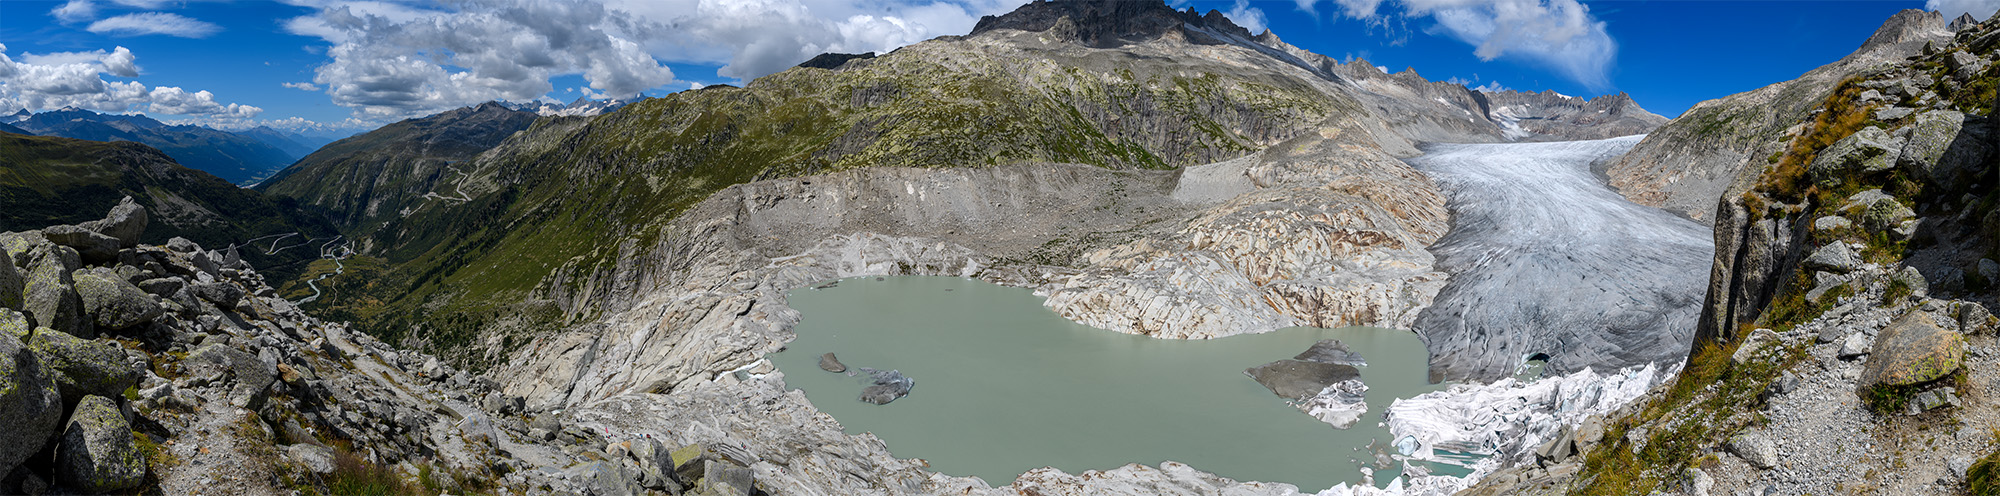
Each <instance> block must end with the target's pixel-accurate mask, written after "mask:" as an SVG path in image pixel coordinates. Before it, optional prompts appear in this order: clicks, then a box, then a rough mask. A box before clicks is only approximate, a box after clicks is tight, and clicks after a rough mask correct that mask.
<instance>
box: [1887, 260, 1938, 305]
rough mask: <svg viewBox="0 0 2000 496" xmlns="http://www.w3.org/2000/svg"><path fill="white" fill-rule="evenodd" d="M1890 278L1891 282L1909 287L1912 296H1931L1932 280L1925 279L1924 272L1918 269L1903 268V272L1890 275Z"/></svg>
mask: <svg viewBox="0 0 2000 496" xmlns="http://www.w3.org/2000/svg"><path fill="white" fill-rule="evenodd" d="M1889 278H1890V279H1891V280H1894V281H1897V282H1901V283H1903V284H1904V285H1906V286H1909V287H1910V294H1912V295H1916V296H1924V295H1928V294H1931V283H1930V280H1929V279H1926V278H1924V273H1923V271H1920V270H1917V268H1916V267H1903V270H1899V271H1896V272H1895V273H1893V274H1889ZM1894 303H1896V302H1893V301H1891V302H1884V304H1894Z"/></svg>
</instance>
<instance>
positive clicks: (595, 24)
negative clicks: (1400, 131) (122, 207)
mask: <svg viewBox="0 0 2000 496" xmlns="http://www.w3.org/2000/svg"><path fill="white" fill-rule="evenodd" d="M1172 3H1173V5H1175V6H1176V7H1182V8H1185V7H1188V6H1192V7H1195V8H1197V9H1199V10H1202V11H1206V10H1209V9H1216V10H1221V11H1224V12H1227V13H1229V14H1230V15H1231V17H1232V18H1235V19H1237V20H1238V22H1239V23H1241V24H1245V25H1247V26H1249V27H1258V26H1263V27H1268V28H1270V29H1272V30H1273V31H1274V32H1276V33H1277V34H1278V35H1279V36H1280V37H1281V38H1283V39H1284V40H1285V41H1287V42H1289V43H1292V44H1294V45H1298V46H1300V47H1302V48H1305V49H1308V50H1312V51H1315V52H1319V53H1322V54H1326V55H1329V56H1333V57H1335V58H1343V59H1344V58H1348V57H1359V58H1365V59H1367V60H1369V61H1371V62H1373V63H1375V64H1376V65H1381V66H1386V67H1388V68H1389V69H1391V70H1393V71H1400V70H1402V69H1403V68H1405V67H1414V68H1415V69H1416V70H1417V71H1418V73H1420V74H1422V75H1424V76H1425V77H1427V78H1430V79H1433V80H1444V79H1456V80H1458V81H1461V82H1464V83H1465V84H1467V85H1469V86H1487V87H1491V86H1488V85H1494V84H1497V85H1499V86H1500V87H1505V88H1509V89H1517V90H1544V89H1550V90H1555V91H1558V92H1561V93H1564V94H1569V95H1579V96H1595V95H1600V94H1605V93H1612V92H1619V91H1623V92H1627V93H1630V94H1632V95H1633V97H1634V98H1635V99H1637V100H1638V102H1639V103H1640V104H1641V105H1643V106H1645V107H1647V108H1648V109H1651V110H1653V111H1655V112H1658V113H1660V114H1663V115H1668V116H1673V115H1677V114H1679V113H1680V112H1681V111H1683V110H1686V109H1687V108H1688V107H1689V106H1692V105H1694V104H1695V103H1697V102H1700V101H1702V100H1707V99H1711V98H1716V97H1721V96H1724V95H1728V94H1732V93H1737V92H1741V91H1746V90H1750V89H1755V88H1757V87H1760V86H1763V85H1766V84H1770V83H1774V82H1778V81H1783V80H1787V79H1791V78H1794V77H1796V76H1798V75H1799V74H1800V73H1803V72H1805V71H1807V70H1810V69H1812V68H1813V67H1817V66H1819V65H1822V64H1825V63H1828V62H1831V61H1833V60H1836V59H1838V58H1840V57H1841V56H1844V55H1846V54H1847V53H1849V52H1851V51H1853V49H1854V48H1856V47H1857V46H1859V45H1860V43H1861V42H1862V40H1865V39H1866V38H1867V37H1868V35H1869V34H1871V33H1872V32H1873V31H1874V30H1875V28H1876V27H1878V26H1879V25H1880V24H1881V22H1882V21H1883V20H1884V19H1886V18H1887V17H1888V16H1889V15H1890V14H1893V13H1895V12H1896V11H1898V10H1901V9H1906V8H1918V9H1923V8H1931V9H1937V10H1943V11H1948V12H1950V13H1951V14H1952V15H1956V13H1958V12H1964V11H1973V12H1974V14H1975V15H1977V16H1983V15H1990V13H1991V12H1992V11H1993V10H1994V4H1995V3H2000V0H1931V3H1930V4H1928V5H1927V4H1925V3H1923V2H1916V1H1904V2H1875V1H1838V2H1808V1H1782V2H1721V1H1600V2H1584V3H1578V2H1576V1H1575V0H1273V1H1245V0H1227V1H1211V0H1174V1H1173V2H1172ZM1018 4H1019V0H892V1H887V2H879V1H860V0H604V3H594V2H593V3H571V2H569V1H566V0H455V1H451V2H442V3H441V2H430V1H419V2H396V1H389V0H287V1H284V2H267V1H221V0H208V1H195V0H52V1H40V0H0V44H4V45H5V49H4V51H0V57H5V58H0V112H12V111H14V110H16V109H19V108H23V107H25V108H29V109H30V110H49V109H53V108H58V107H61V106H64V105H79V106H84V107H88V108H93V109H96V110H100V111H111V112H125V111H138V112H145V113H147V114H149V115H154V116H155V117H159V118H162V119H166V120H182V121H184V122H194V123H205V124H210V125H216V126H220V127H245V126H249V125H257V124H270V125H273V126H274V127H280V128H285V129H294V130H299V129H311V128H322V129H324V128H340V129H345V130H349V131H353V130H364V129H368V128H372V127H374V126H377V125H380V124H382V123H386V122H392V121H394V120H398V119H402V118H407V117H413V116H420V115H426V114H429V113H434V112H437V111H441V110H445V109H449V108H454V107H458V106H463V105H470V104H475V103H478V102H480V101H485V100H490V99H495V98H504V99H509V100H515V101H521V100H528V99H535V98H546V99H551V100H557V101H569V100H573V99H575V98H577V97H578V96H582V95H589V96H592V97H599V98H601V97H604V96H623V95H632V94H645V95H651V96H659V95H663V94H667V93H671V92H674V91H681V90H685V89H688V88H690V87H693V86H696V85H701V84H715V83H740V82H741V81H742V80H743V79H745V78H751V77H755V76H760V75H763V74H768V73H770V72H774V71H777V70H781V69H783V68H785V67H789V66H791V65H793V64H796V63H798V62H800V61H803V60H804V59H805V58H808V57H810V56H811V55H812V54H815V53H818V52H820V51H850V52H851V51H871V50H872V51H881V50H887V49H891V48H894V47H897V46H902V45H906V44H909V43H913V42H916V41H919V40H923V39H928V38H931V37H934V36H938V35H945V34H962V33H964V32H965V31H967V30H969V29H970V28H971V26H972V24H973V23H974V22H976V20H977V18H978V16H980V15H985V14H997V13H1003V12H1006V11H1008V10H1011V9H1012V8H1013V7H1014V6H1016V5H1018ZM1948 17H1949V16H1948Z"/></svg>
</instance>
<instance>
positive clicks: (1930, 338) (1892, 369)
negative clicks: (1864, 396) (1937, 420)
mask: <svg viewBox="0 0 2000 496" xmlns="http://www.w3.org/2000/svg"><path fill="white" fill-rule="evenodd" d="M1964 359H1965V336H1963V335H1961V334H1959V333H1957V332H1953V331H1949V330H1945V329H1944V328H1942V327H1938V325H1937V322H1935V321H1933V320H1931V315H1930V313H1929V312H1922V311H1912V312H1910V313H1909V314H1908V315H1904V316H1903V317H1902V318H1898V319H1896V321H1895V322H1893V323H1890V324H1889V327H1887V328H1884V329H1882V332H1881V334H1879V335H1877V336H1876V337H1875V347H1874V348H1873V350H1872V351H1871V352H1870V353H1869V358H1868V368H1866V369H1864V370H1863V371H1862V372H1861V382H1860V384H1861V386H1862V387H1875V386H1907V385H1910V384H1920V383H1924V382H1930V381H1933V380H1937V379H1938V378H1940V377H1944V376H1945V375H1948V374H1951V373H1952V372H1953V371H1956V370H1958V367H1959V365H1960V364H1961V363H1962V362H1963V361H1964Z"/></svg>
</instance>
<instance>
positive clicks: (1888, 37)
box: [1854, 9, 1954, 58]
mask: <svg viewBox="0 0 2000 496" xmlns="http://www.w3.org/2000/svg"><path fill="white" fill-rule="evenodd" d="M1953 31H1954V30H1952V29H1951V28H1950V27H1949V26H1948V25H1947V23H1946V22H1945V20H1944V14H1941V13H1938V12H1936V11H1928V12H1927V11H1922V10H1917V9H1904V10H1903V11H1902V12H1897V13H1896V15H1893V16H1889V20H1888V21H1886V22H1883V23H1882V27H1880V28H1877V29H1876V30H1875V34H1874V35H1872V36H1869V37H1868V41H1864V42H1862V43H1861V49H1859V50H1856V51H1855V52H1854V53H1856V54H1866V53H1873V52H1877V51H1880V50H1892V51H1891V52H1887V53H1885V55H1888V56H1889V57H1892V58H1901V57H1907V56H1910V55H1914V54H1915V53H1916V51H1917V50H1918V49H1920V48H1922V47H1923V45H1924V42H1927V41H1936V40H1949V39H1951V36H1952V33H1953Z"/></svg>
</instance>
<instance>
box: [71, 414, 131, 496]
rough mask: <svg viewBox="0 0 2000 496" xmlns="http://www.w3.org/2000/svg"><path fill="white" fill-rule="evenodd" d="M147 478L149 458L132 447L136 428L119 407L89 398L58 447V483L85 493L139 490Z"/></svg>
mask: <svg viewBox="0 0 2000 496" xmlns="http://www.w3.org/2000/svg"><path fill="white" fill-rule="evenodd" d="M145 479H146V457H145V454H143V453H140V452H139V449H138V447H136V446H133V444H132V425H131V424H129V423H126V422H125V415H124V414H122V413H120V412H119V411H118V404H117V403H114V402H112V401H111V400H110V399H107V398H104V397H102V396H89V397H85V398H84V399H83V401H81V402H78V403H77V405H76V413H74V414H71V415H70V417H69V424H68V425H67V426H65V427H64V428H63V435H62V442H61V444H59V445H57V447H56V481H57V482H59V483H61V484H62V485H64V486H68V487H69V488H71V489H74V490H77V491H80V492H83V493H85V494H96V493H105V492H111V491H117V490H120V489H128V488H132V487H137V486H138V485H139V483H140V482H143V481H145Z"/></svg>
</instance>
